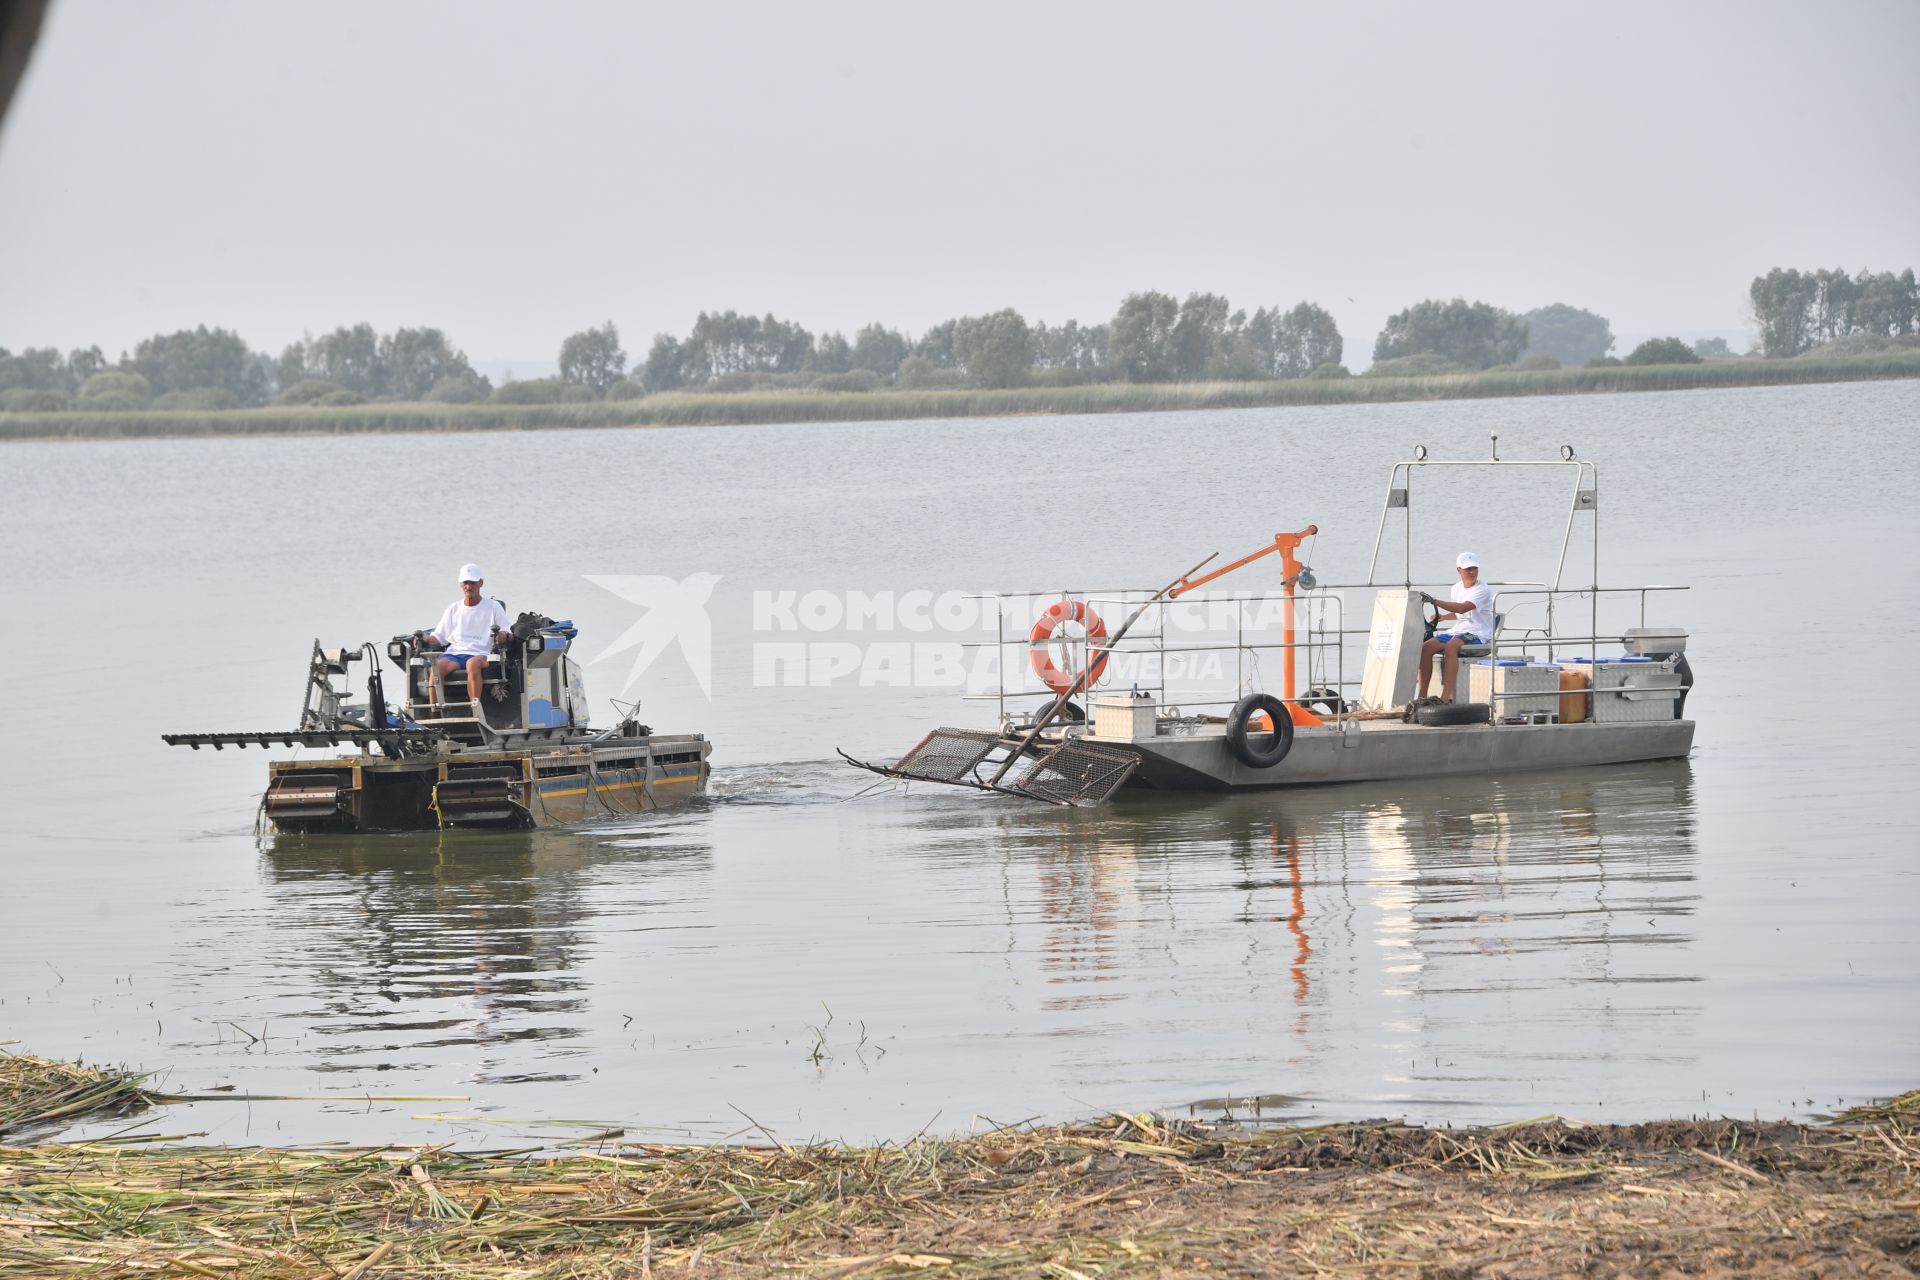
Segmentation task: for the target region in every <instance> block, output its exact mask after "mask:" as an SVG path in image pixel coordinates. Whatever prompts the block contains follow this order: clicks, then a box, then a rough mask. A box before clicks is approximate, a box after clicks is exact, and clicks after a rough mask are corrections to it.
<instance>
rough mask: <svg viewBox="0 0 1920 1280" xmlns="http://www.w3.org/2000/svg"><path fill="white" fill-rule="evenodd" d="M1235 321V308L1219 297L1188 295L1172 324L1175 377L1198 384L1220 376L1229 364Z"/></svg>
mask: <svg viewBox="0 0 1920 1280" xmlns="http://www.w3.org/2000/svg"><path fill="white" fill-rule="evenodd" d="M1232 317H1233V306H1232V304H1231V303H1229V302H1228V301H1227V300H1226V299H1225V298H1223V297H1221V296H1220V295H1219V294H1217V293H1190V294H1188V295H1187V300H1186V301H1185V302H1183V303H1181V304H1180V314H1179V315H1178V316H1177V317H1176V318H1175V319H1174V322H1173V333H1172V336H1171V347H1172V358H1173V376H1174V377H1176V378H1179V379H1181V380H1183V381H1187V382H1197V381H1199V380H1200V379H1201V378H1208V377H1215V376H1218V374H1219V372H1220V369H1221V366H1222V365H1224V364H1225V362H1226V346H1227V333H1228V330H1229V328H1230V327H1231V322H1232ZM1243 320H1244V317H1243Z"/></svg>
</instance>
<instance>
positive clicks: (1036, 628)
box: [1027, 600, 1107, 693]
mask: <svg viewBox="0 0 1920 1280" xmlns="http://www.w3.org/2000/svg"><path fill="white" fill-rule="evenodd" d="M1063 622H1077V623H1079V624H1080V625H1081V626H1083V627H1085V628H1086V629H1087V639H1088V640H1089V641H1094V640H1104V639H1106V638H1107V624H1106V623H1104V622H1102V621H1100V615H1099V614H1097V613H1095V612H1094V611H1093V608H1092V607H1091V606H1090V605H1088V604H1087V602H1086V601H1084V600H1059V601H1056V602H1054V603H1053V604H1050V605H1048V606H1047V611H1046V612H1045V613H1043V614H1041V615H1040V617H1039V619H1038V620H1036V621H1035V622H1034V624H1033V630H1032V631H1031V632H1029V633H1028V635H1027V660H1028V661H1029V662H1031V663H1032V664H1033V673H1034V674H1035V675H1037V676H1039V677H1040V680H1041V682H1042V683H1043V684H1045V685H1046V686H1047V688H1049V689H1051V690H1053V691H1054V692H1055V693H1065V692H1066V691H1067V690H1069V689H1071V688H1073V687H1074V686H1075V685H1079V686H1080V687H1081V688H1083V689H1091V688H1092V687H1093V686H1094V685H1096V684H1098V683H1099V682H1100V677H1101V675H1102V674H1103V673H1104V672H1105V671H1106V669H1107V655H1106V654H1105V653H1102V654H1101V655H1100V656H1099V657H1097V658H1095V659H1094V660H1093V663H1092V666H1091V669H1090V670H1088V672H1087V673H1086V677H1085V683H1082V682H1081V677H1079V676H1070V675H1068V674H1067V673H1066V672H1064V671H1062V670H1061V669H1060V668H1059V667H1056V666H1054V665H1053V654H1052V653H1051V652H1050V651H1049V649H1048V647H1047V645H1048V642H1049V641H1050V640H1052V639H1053V632H1054V628H1056V627H1058V626H1059V625H1060V624H1061V623H1063Z"/></svg>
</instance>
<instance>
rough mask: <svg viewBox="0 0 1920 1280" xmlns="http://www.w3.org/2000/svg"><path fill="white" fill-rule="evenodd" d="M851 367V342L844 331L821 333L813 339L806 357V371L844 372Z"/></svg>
mask: <svg viewBox="0 0 1920 1280" xmlns="http://www.w3.org/2000/svg"><path fill="white" fill-rule="evenodd" d="M851 368H853V344H852V343H851V342H848V341H847V335H846V334H844V333H823V334H821V335H820V336H819V337H818V338H816V339H814V343H813V354H812V355H810V356H808V357H807V363H806V371H807V372H808V373H845V372H847V370H849V369H851Z"/></svg>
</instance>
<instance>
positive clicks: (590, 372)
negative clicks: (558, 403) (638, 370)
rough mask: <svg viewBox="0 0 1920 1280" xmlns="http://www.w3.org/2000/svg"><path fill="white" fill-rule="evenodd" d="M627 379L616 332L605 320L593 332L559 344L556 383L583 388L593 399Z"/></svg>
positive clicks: (611, 324)
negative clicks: (558, 367) (558, 377)
mask: <svg viewBox="0 0 1920 1280" xmlns="http://www.w3.org/2000/svg"><path fill="white" fill-rule="evenodd" d="M626 376H627V353H626V352H625V351H624V350H622V349H621V347H620V330H618V329H616V328H615V327H614V324H613V321H611V320H609V321H607V322H606V323H605V324H603V325H601V326H600V327H599V328H597V329H582V330H581V331H580V332H579V333H576V334H573V335H571V336H570V337H568V338H567V340H566V341H565V342H562V343H561V344H560V380H561V381H562V382H571V383H573V384H575V385H576V386H582V387H586V388H587V389H588V390H590V391H592V392H593V394H594V395H596V396H604V395H606V394H607V388H608V387H610V386H612V385H613V384H614V383H616V382H619V381H620V380H621V379H622V378H625V377H626Z"/></svg>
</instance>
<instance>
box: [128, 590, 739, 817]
mask: <svg viewBox="0 0 1920 1280" xmlns="http://www.w3.org/2000/svg"><path fill="white" fill-rule="evenodd" d="M577 635H578V632H577V630H576V628H575V627H574V626H573V624H572V623H571V622H567V621H560V622H555V621H553V620H551V619H548V618H544V617H539V616H537V615H532V614H523V615H521V620H520V622H519V623H516V624H515V626H514V629H513V632H512V633H511V636H510V638H509V637H507V633H504V632H503V633H502V636H503V643H502V645H501V646H500V647H499V648H498V649H497V650H496V651H495V652H494V653H493V654H492V656H491V657H489V658H488V660H487V665H486V670H485V673H484V674H483V676H482V677H481V681H480V683H481V688H480V689H478V690H468V689H467V687H466V686H467V676H466V672H465V670H464V668H462V669H458V670H455V671H452V672H449V673H448V674H447V675H446V676H444V677H443V678H442V680H443V687H442V689H441V690H440V696H439V697H438V698H436V697H435V696H434V689H433V681H434V678H435V675H434V668H435V664H436V662H437V661H438V659H439V657H440V650H438V649H437V648H433V647H430V646H429V645H428V644H427V643H424V642H423V641H421V640H420V639H418V638H416V637H415V636H407V635H402V636H395V637H394V638H393V639H391V640H389V641H388V642H387V645H386V656H387V657H388V658H389V659H390V660H391V661H392V662H393V664H394V665H395V666H396V667H398V668H399V669H400V671H401V673H402V674H403V676H404V678H405V680H406V694H405V696H404V697H403V698H402V699H401V701H400V703H399V705H398V706H394V705H393V704H390V703H389V702H388V701H387V697H386V691H385V681H384V679H383V678H382V675H381V672H380V667H379V657H380V655H379V652H378V650H377V649H376V648H375V646H374V645H372V644H364V645H360V646H358V647H354V648H333V649H329V648H324V647H322V646H321V644H320V642H319V641H318V640H316V641H314V644H313V651H312V654H311V656H310V657H309V659H308V663H307V684H306V696H305V699H304V700H303V702H302V703H301V710H300V726H299V728H297V729H293V730H281V731H265V732H257V733H256V732H241V733H169V734H163V735H162V741H164V742H166V743H167V744H169V745H170V746H183V747H192V748H194V749H195V750H198V749H199V748H201V747H212V748H213V749H215V750H223V749H225V748H227V747H269V748H271V747H276V746H279V747H321V748H335V749H340V748H346V749H347V750H346V751H344V752H343V753H341V754H335V755H331V756H323V757H314V758H308V759H289V760H276V761H273V762H271V763H270V764H268V766H267V789H266V793H265V794H264V795H263V796H262V797H261V812H262V814H263V815H264V817H265V818H266V820H267V821H268V822H270V823H272V824H273V826H274V827H275V828H277V829H279V830H282V831H302V832H305V831H420V830H429V831H430V830H433V829H435V828H440V827H508V828H514V827H518V828H531V827H546V826H554V825H560V824H565V823H576V822H586V821H589V820H592V819H595V818H600V817H606V816H610V815H617V814H632V813H642V812H645V811H647V810H651V809H664V808H667V807H669V806H671V805H676V804H682V803H684V802H686V801H687V800H688V799H690V798H691V797H693V796H696V795H699V794H701V793H702V792H703V791H705V790H706V785H707V776H708V767H707V756H708V753H709V750H710V747H709V744H708V742H707V739H706V737H705V736H704V735H702V734H697V733H692V734H657V733H655V732H653V730H652V729H651V728H650V727H648V726H647V725H644V724H641V723H640V722H639V720H638V719H637V718H636V717H633V716H628V717H627V718H625V719H623V720H622V721H621V722H620V723H619V724H616V725H614V726H613V727H612V728H609V729H603V730H595V729H593V728H592V727H591V726H590V725H589V724H588V718H587V697H586V688H585V682H584V681H583V679H582V677H581V673H580V668H579V664H577V663H576V662H574V660H573V658H572V653H571V651H572V646H573V642H574V640H575V638H576V636H577ZM362 661H364V662H366V663H367V668H366V698H365V700H364V701H361V702H351V701H349V698H350V697H351V696H352V686H353V680H352V674H353V666H354V664H355V663H358V662H362Z"/></svg>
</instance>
